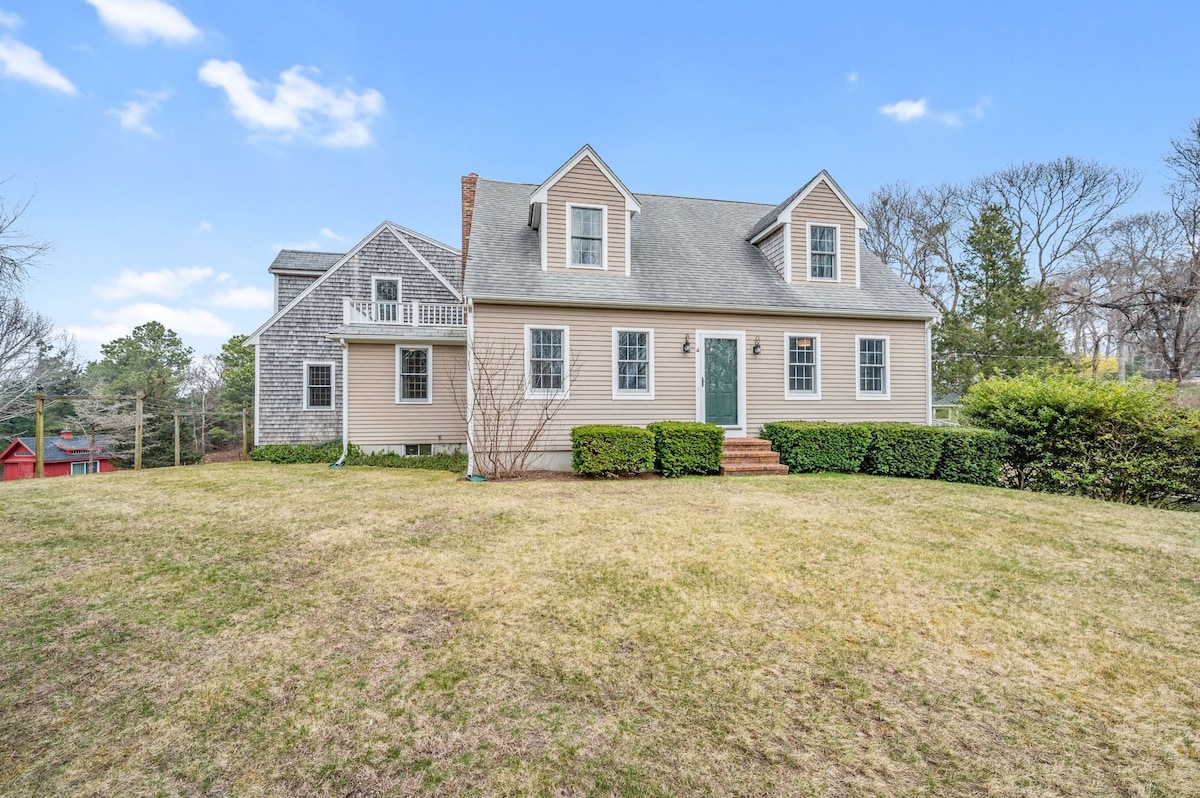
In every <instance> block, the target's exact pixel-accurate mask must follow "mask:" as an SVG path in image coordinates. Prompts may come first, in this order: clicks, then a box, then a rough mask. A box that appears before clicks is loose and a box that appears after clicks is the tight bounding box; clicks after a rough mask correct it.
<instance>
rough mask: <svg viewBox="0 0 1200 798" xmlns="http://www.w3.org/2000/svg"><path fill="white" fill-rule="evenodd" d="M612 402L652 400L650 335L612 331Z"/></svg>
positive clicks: (627, 331)
mask: <svg viewBox="0 0 1200 798" xmlns="http://www.w3.org/2000/svg"><path fill="white" fill-rule="evenodd" d="M613 398H614V399H653V398H654V331H653V330H623V329H620V328H617V327H614V328H613Z"/></svg>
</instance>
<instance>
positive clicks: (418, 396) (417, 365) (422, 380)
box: [396, 346, 433, 402]
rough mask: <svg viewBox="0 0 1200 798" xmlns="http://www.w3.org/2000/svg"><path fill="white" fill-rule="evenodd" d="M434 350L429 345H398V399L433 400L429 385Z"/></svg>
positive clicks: (406, 400) (410, 400)
mask: <svg viewBox="0 0 1200 798" xmlns="http://www.w3.org/2000/svg"><path fill="white" fill-rule="evenodd" d="M432 365H433V351H432V350H431V349H430V347H428V346H417V347H411V346H398V347H396V401H397V402H432V401H433V392H432V391H431V390H430V386H429V375H430V372H431V371H432Z"/></svg>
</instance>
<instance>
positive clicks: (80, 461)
mask: <svg viewBox="0 0 1200 798" xmlns="http://www.w3.org/2000/svg"><path fill="white" fill-rule="evenodd" d="M43 444H44V445H43V446H42V451H43V452H44V455H43V457H44V459H45V463H46V476H48V477H69V476H78V475H81V474H88V473H92V474H94V473H96V472H97V471H112V470H113V464H112V452H111V451H109V440H108V436H107V435H97V436H96V437H95V448H92V438H90V437H89V436H87V435H80V436H78V437H76V436H75V435H73V434H72V433H71V432H70V431H69V430H63V431H62V433H61V434H59V435H52V436H49V437H47V438H45V440H44V441H43ZM36 445H37V440H36V439H35V438H33V437H28V438H13V441H12V443H10V444H9V445H8V447H7V448H6V449H4V451H3V452H0V464H2V465H3V466H4V479H5V481H8V480H10V479H29V478H30V477H32V476H33V471H34V468H33V466H34V461H35V460H36V459H37V458H36V457H35V456H34V447H35V446H36Z"/></svg>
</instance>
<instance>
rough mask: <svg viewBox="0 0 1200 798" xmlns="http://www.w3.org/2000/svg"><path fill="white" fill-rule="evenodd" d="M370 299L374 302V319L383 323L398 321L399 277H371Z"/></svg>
mask: <svg viewBox="0 0 1200 798" xmlns="http://www.w3.org/2000/svg"><path fill="white" fill-rule="evenodd" d="M371 299H372V301H374V302H375V320H376V321H379V322H384V323H388V322H390V323H393V324H394V323H395V322H398V321H400V319H399V316H400V279H399V278H397V277H372V278H371Z"/></svg>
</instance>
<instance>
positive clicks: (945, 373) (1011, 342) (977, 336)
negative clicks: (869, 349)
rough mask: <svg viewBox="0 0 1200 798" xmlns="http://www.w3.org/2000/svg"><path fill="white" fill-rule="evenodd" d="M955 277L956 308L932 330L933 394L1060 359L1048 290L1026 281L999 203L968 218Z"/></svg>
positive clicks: (960, 389) (955, 390) (960, 390)
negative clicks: (958, 287)
mask: <svg viewBox="0 0 1200 798" xmlns="http://www.w3.org/2000/svg"><path fill="white" fill-rule="evenodd" d="M960 279H961V282H962V290H963V298H962V301H961V302H960V304H959V306H958V309H957V310H956V311H953V312H950V313H947V314H946V315H945V316H944V317H943V318H942V321H941V323H940V324H939V325H938V326H937V327H936V328H935V330H934V342H933V343H934V357H935V358H936V363H935V367H934V379H935V382H936V383H937V389H938V391H939V392H940V393H943V394H959V395H961V394H963V393H964V392H965V391H966V389H967V388H968V387H970V386H971V384H972V383H974V382H975V381H976V380H979V379H984V378H987V377H993V376H997V375H1013V374H1021V373H1024V372H1028V371H1036V370H1038V369H1042V368H1046V367H1047V366H1053V365H1056V364H1059V363H1062V362H1065V360H1066V355H1065V353H1064V351H1063V346H1062V335H1061V334H1060V332H1059V331H1058V330H1057V329H1056V328H1055V326H1054V323H1053V321H1052V319H1051V316H1050V306H1051V300H1050V295H1049V293H1048V292H1047V291H1046V290H1045V289H1041V288H1037V287H1035V286H1032V285H1029V284H1028V283H1027V282H1026V280H1025V262H1024V260H1023V259H1022V258H1021V255H1020V252H1019V251H1018V249H1017V241H1016V237H1015V236H1014V235H1013V229H1012V226H1011V225H1010V224H1009V223H1008V221H1007V220H1006V219H1005V218H1004V212H1003V210H1002V209H1001V208H1000V207H999V206H997V205H987V206H984V208H983V209H982V210H981V211H980V214H979V218H978V220H977V221H976V222H975V224H974V225H972V227H971V231H970V233H969V235H968V236H967V252H966V258H965V259H964V262H963V264H962V274H961V277H960Z"/></svg>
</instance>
